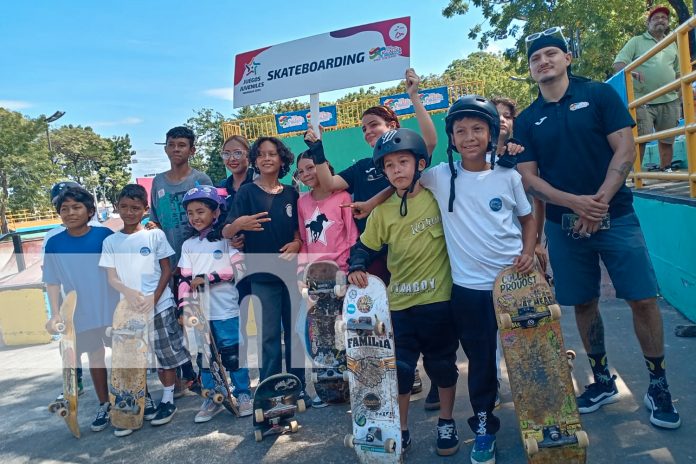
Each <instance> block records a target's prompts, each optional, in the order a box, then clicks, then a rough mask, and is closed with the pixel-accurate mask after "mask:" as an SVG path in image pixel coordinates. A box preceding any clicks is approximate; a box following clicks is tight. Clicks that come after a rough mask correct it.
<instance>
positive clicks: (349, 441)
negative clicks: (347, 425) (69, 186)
mask: <svg viewBox="0 0 696 464" xmlns="http://www.w3.org/2000/svg"><path fill="white" fill-rule="evenodd" d="M343 446H345V447H346V448H354V447H355V445H354V444H353V435H351V434H350V433H349V434H348V435H346V436H345V437H343Z"/></svg>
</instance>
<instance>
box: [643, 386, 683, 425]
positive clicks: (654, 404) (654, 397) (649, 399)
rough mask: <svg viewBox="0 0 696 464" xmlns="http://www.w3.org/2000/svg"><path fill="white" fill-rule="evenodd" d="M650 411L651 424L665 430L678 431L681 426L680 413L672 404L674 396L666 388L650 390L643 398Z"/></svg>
mask: <svg viewBox="0 0 696 464" xmlns="http://www.w3.org/2000/svg"><path fill="white" fill-rule="evenodd" d="M643 402H644V403H645V407H646V408H648V410H649V411H650V423H651V424H652V425H654V426H655V427H661V428H663V429H676V428H679V426H680V425H681V418H680V417H679V413H678V412H677V410H676V409H675V408H674V405H673V404H672V395H670V393H669V390H667V389H666V388H659V387H658V388H650V389H648V393H646V394H645V398H643Z"/></svg>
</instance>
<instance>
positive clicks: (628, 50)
mask: <svg viewBox="0 0 696 464" xmlns="http://www.w3.org/2000/svg"><path fill="white" fill-rule="evenodd" d="M656 43H657V40H656V39H655V37H653V36H652V35H650V33H649V32H646V33H645V34H642V35H638V36H635V37H633V38H631V39H630V40H629V41H628V42H626V45H624V47H623V48H622V49H621V51H620V52H619V54H618V55H616V59H615V60H614V63H625V64H629V63H630V62H631V61H633V60H635V59H636V58H638V57H640V56H642V55H643V54H644V53H645V52H647V51H648V50H650V49H651V48H652V47H654V46H655V44H656ZM636 71H639V72H641V73H643V76H644V77H645V81H644V82H638V79H635V78H634V79H633V90H634V91H635V96H636V98H640V97H642V96H644V95H647V94H648V93H650V92H652V91H653V90H655V89H658V88H660V87H662V86H663V85H665V84H669V83H670V82H672V81H674V80H675V79H676V77H677V72H678V71H679V58H678V52H677V44H676V43H674V42H672V43H671V44H669V45H668V46H667V47H665V48H664V49H663V50H661V51H660V52H658V53H657V55H655V56H653V57H652V58H650V59H649V60H648V61H646V62H645V63H643V64H642V65H640V66H638V67H637V68H636ZM677 98H679V95H678V94H677V92H676V91H672V92H668V93H666V94H664V95H662V96H660V97H657V98H655V99H654V100H651V101H650V103H649V104H650V105H656V104H658V103H668V102H671V101H674V100H676V99H677Z"/></svg>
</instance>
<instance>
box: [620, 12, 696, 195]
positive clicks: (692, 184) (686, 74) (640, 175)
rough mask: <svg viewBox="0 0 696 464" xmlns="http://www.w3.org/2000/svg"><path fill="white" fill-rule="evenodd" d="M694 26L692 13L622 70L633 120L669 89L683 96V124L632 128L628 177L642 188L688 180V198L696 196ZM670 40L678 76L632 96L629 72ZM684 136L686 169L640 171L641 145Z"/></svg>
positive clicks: (694, 18)
mask: <svg viewBox="0 0 696 464" xmlns="http://www.w3.org/2000/svg"><path fill="white" fill-rule="evenodd" d="M694 27H696V16H692V17H691V18H690V19H689V20H688V21H686V22H684V23H683V24H681V25H679V27H677V28H676V29H675V30H674V31H672V32H671V33H669V34H668V35H667V36H666V37H665V38H664V39H662V40H660V41H659V42H658V43H657V44H655V46H654V47H652V48H651V49H650V50H648V51H647V52H646V53H645V54H644V55H642V56H640V57H639V58H637V59H636V60H634V61H632V62H631V63H629V64H628V65H627V66H626V67H625V68H624V69H623V74H624V78H625V83H626V93H627V97H628V109H629V111H630V112H631V116H633V119H634V120H636V108H638V107H640V106H642V105H645V104H647V103H649V102H650V101H652V100H653V99H655V98H657V97H660V96H662V95H664V94H666V93H668V92H672V91H675V90H679V91H680V93H681V97H682V104H683V111H684V125H683V126H678V127H674V128H672V129H666V130H662V131H659V132H655V133H652V134H648V135H643V136H638V128H637V126H635V127H633V136H634V138H635V148H636V160H635V162H634V165H633V173H632V174H631V175H630V177H632V178H633V180H634V185H635V188H636V189H641V188H643V181H644V180H645V179H658V180H667V181H688V182H689V193H690V196H691V198H695V197H696V117H695V114H694V111H695V110H694V92H693V88H692V83H693V82H694V81H696V71H692V65H691V53H690V49H689V32H690V31H691V30H692V29H694ZM672 43H676V44H677V50H678V55H677V56H678V59H679V77H677V78H676V79H675V80H674V81H673V82H670V83H668V84H666V85H664V86H662V87H660V88H658V89H655V90H653V91H652V92H650V93H648V94H647V95H644V96H643V97H640V98H635V94H634V91H633V76H632V71H634V70H635V69H636V68H638V67H639V66H640V65H642V64H644V63H645V62H646V61H648V60H649V59H650V58H652V57H653V56H655V55H656V54H658V53H660V52H661V51H662V50H664V49H665V48H667V47H668V46H670V45H671V44H672ZM680 135H684V136H685V139H684V146H685V151H686V161H687V167H686V172H683V170H682V171H681V172H673V173H667V172H643V171H642V166H641V164H642V163H641V159H640V145H641V144H644V143H647V142H651V141H654V140H661V139H665V138H669V137H675V136H680Z"/></svg>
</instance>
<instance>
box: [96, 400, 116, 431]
mask: <svg viewBox="0 0 696 464" xmlns="http://www.w3.org/2000/svg"><path fill="white" fill-rule="evenodd" d="M110 409H111V403H104V404H100V405H99V407H98V408H97V416H96V417H95V418H94V421H93V422H92V426H91V428H92V432H101V431H102V430H104V429H105V428H106V426H107V425H109V410H110Z"/></svg>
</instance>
